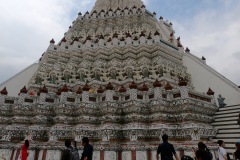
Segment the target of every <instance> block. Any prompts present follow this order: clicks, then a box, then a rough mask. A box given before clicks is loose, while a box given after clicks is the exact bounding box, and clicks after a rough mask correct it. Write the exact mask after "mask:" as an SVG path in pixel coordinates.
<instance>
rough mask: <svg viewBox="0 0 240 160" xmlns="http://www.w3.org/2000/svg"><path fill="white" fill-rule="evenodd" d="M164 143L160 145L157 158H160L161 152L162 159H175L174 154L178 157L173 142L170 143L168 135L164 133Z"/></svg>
mask: <svg viewBox="0 0 240 160" xmlns="http://www.w3.org/2000/svg"><path fill="white" fill-rule="evenodd" d="M162 140H163V143H162V144H160V145H159V146H158V150H157V155H156V158H157V160H159V157H158V155H159V154H161V160H173V155H174V157H175V158H176V160H179V159H178V155H177V154H176V152H175V149H174V147H173V145H172V144H170V143H168V135H167V134H164V135H163V136H162Z"/></svg>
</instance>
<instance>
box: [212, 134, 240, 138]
mask: <svg viewBox="0 0 240 160" xmlns="http://www.w3.org/2000/svg"><path fill="white" fill-rule="evenodd" d="M216 138H218V139H219V138H229V139H230V138H239V134H238V133H235V134H217V136H216Z"/></svg>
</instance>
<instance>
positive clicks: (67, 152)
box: [61, 140, 73, 160]
mask: <svg viewBox="0 0 240 160" xmlns="http://www.w3.org/2000/svg"><path fill="white" fill-rule="evenodd" d="M65 147H66V148H65V149H64V150H63V153H62V158H61V160H72V150H73V147H72V146H71V141H69V140H66V141H65Z"/></svg>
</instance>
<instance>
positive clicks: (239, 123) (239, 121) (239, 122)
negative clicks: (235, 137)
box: [237, 113, 240, 125]
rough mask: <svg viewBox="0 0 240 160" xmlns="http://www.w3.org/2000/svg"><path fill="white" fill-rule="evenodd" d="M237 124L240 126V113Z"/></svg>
mask: <svg viewBox="0 0 240 160" xmlns="http://www.w3.org/2000/svg"><path fill="white" fill-rule="evenodd" d="M237 124H238V125H240V113H239V114H238V119H237Z"/></svg>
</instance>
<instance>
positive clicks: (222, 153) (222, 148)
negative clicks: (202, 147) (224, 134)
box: [218, 140, 227, 160]
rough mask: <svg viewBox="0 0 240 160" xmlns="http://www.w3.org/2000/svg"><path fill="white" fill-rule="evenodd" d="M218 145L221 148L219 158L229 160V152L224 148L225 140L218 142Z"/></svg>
mask: <svg viewBox="0 0 240 160" xmlns="http://www.w3.org/2000/svg"><path fill="white" fill-rule="evenodd" d="M218 145H219V148H218V158H219V160H227V152H226V150H225V149H224V147H225V143H224V141H223V140H218Z"/></svg>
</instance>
